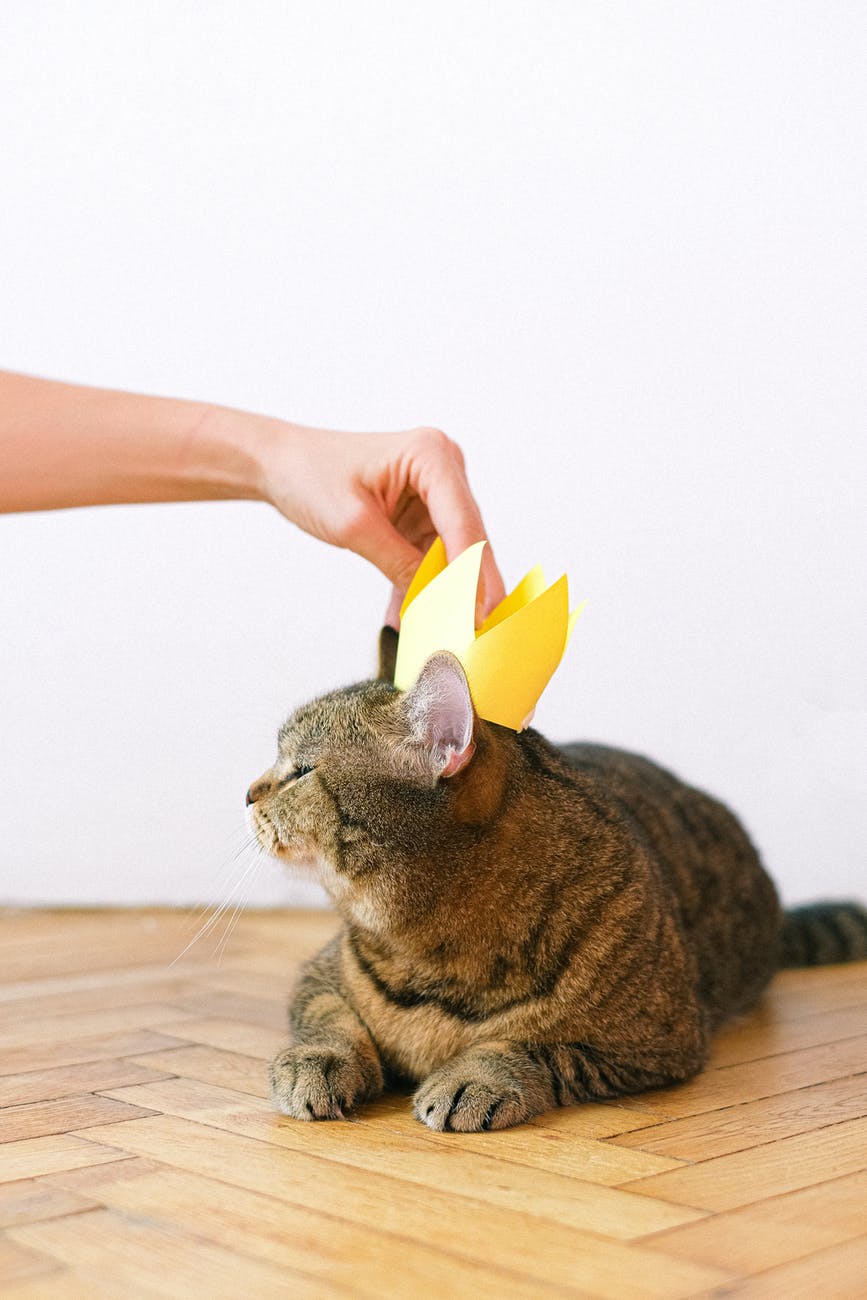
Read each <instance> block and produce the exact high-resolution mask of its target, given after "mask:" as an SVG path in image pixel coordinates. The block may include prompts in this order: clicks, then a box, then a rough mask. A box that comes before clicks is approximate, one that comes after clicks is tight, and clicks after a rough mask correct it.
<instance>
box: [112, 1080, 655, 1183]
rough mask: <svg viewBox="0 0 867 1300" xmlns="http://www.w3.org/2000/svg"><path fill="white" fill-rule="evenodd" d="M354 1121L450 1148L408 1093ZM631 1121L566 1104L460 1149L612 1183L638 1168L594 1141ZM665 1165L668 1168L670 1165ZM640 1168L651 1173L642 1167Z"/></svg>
mask: <svg viewBox="0 0 867 1300" xmlns="http://www.w3.org/2000/svg"><path fill="white" fill-rule="evenodd" d="M118 1096H120V1093H118ZM354 1122H356V1123H358V1124H366V1125H367V1126H368V1127H371V1128H372V1129H374V1131H382V1130H383V1129H388V1130H390V1131H392V1132H394V1133H396V1134H402V1135H404V1136H406V1137H410V1138H422V1139H423V1140H424V1141H425V1142H432V1143H434V1144H435V1145H437V1146H440V1147H443V1148H448V1149H450V1150H451V1149H453V1147H454V1140H455V1135H454V1134H452V1133H434V1132H432V1131H431V1129H429V1128H427V1127H426V1126H425V1125H424V1124H421V1123H420V1122H419V1121H418V1120H417V1119H416V1118H415V1116H414V1115H413V1113H412V1098H411V1097H409V1096H404V1095H391V1096H389V1097H386V1098H383V1099H382V1100H381V1101H378V1102H375V1103H374V1104H373V1105H369V1106H364V1107H362V1108H361V1110H360V1111H359V1112H358V1114H357V1116H355V1117H354ZM636 1122H643V1119H638V1121H637V1117H636V1115H635V1112H634V1111H633V1112H630V1111H624V1110H618V1109H617V1108H615V1107H613V1106H612V1107H610V1108H609V1107H606V1106H604V1105H598V1106H597V1105H592V1104H589V1105H586V1106H569V1107H565V1108H563V1109H561V1110H557V1111H551V1112H548V1113H547V1114H545V1115H543V1116H538V1117H537V1118H536V1119H534V1120H533V1121H531V1123H529V1124H524V1125H521V1126H520V1127H518V1128H511V1129H503V1130H502V1131H500V1132H495V1133H461V1134H460V1147H461V1150H462V1151H477V1152H478V1153H479V1154H480V1155H483V1156H486V1157H490V1156H495V1157H496V1158H498V1159H503V1160H509V1161H514V1162H515V1163H516V1164H523V1165H530V1166H532V1167H534V1168H539V1169H551V1170H555V1171H557V1172H559V1173H563V1174H567V1175H569V1176H570V1177H574V1176H576V1175H577V1176H579V1177H581V1178H587V1179H589V1180H590V1181H591V1182H594V1183H606V1184H607V1185H609V1186H611V1187H616V1186H617V1184H618V1183H621V1182H626V1181H627V1180H629V1179H631V1178H637V1177H640V1173H639V1170H638V1167H637V1166H630V1165H626V1164H624V1163H623V1162H622V1159H621V1157H622V1149H620V1150H619V1151H618V1154H617V1155H616V1156H613V1152H614V1151H615V1150H616V1149H617V1148H615V1147H614V1146H613V1145H608V1144H607V1143H604V1142H600V1141H598V1140H597V1139H598V1138H600V1137H607V1136H609V1135H611V1134H612V1133H616V1134H619V1133H623V1132H624V1131H626V1130H627V1129H628V1128H629V1127H630V1126H634V1125H635V1123H636ZM642 1150H643V1148H642ZM645 1158H648V1157H647V1156H645ZM649 1158H651V1159H652V1158H653V1157H652V1156H650V1157H649ZM668 1167H669V1168H671V1167H673V1163H672V1165H671V1166H668ZM661 1168H662V1167H661V1166H660V1170H659V1171H660V1172H661ZM644 1172H646V1173H651V1172H653V1171H652V1170H651V1169H650V1168H649V1167H646V1166H645V1168H644Z"/></svg>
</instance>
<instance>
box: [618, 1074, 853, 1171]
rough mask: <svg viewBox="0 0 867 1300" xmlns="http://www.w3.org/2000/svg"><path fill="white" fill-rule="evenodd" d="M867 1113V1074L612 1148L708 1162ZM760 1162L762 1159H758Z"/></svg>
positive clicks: (682, 1123) (657, 1130) (690, 1119)
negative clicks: (618, 1147)
mask: <svg viewBox="0 0 867 1300" xmlns="http://www.w3.org/2000/svg"><path fill="white" fill-rule="evenodd" d="M865 1111H867V1075H864V1074H862V1075H853V1076H851V1077H850V1078H848V1079H834V1080H833V1081H832V1082H831V1083H817V1084H815V1085H814V1086H813V1087H812V1088H799V1089H797V1090H796V1091H794V1092H786V1093H783V1094H782V1095H781V1096H779V1097H764V1098H762V1099H761V1100H760V1101H750V1102H746V1103H745V1104H744V1105H741V1106H729V1107H727V1108H726V1109H724V1110H711V1111H704V1112H703V1113H702V1114H700V1115H691V1116H687V1117H686V1118H685V1119H675V1120H668V1121H666V1122H664V1123H660V1124H656V1125H655V1126H654V1127H652V1128H645V1129H639V1130H637V1131H634V1132H631V1133H624V1134H623V1135H622V1136H616V1137H614V1138H613V1139H612V1145H617V1146H626V1147H630V1148H639V1149H640V1150H642V1151H653V1152H656V1153H657V1154H658V1155H666V1156H675V1157H677V1158H678V1159H681V1160H709V1159H710V1158H711V1157H712V1156H721V1155H725V1154H727V1153H728V1152H729V1151H744V1150H746V1149H747V1148H748V1147H754V1146H762V1145H763V1144H764V1143H765V1142H769V1141H772V1140H776V1139H778V1138H783V1137H790V1136H792V1135H793V1134H795V1133H807V1132H809V1131H810V1130H812V1129H818V1128H826V1127H827V1126H828V1125H829V1124H837V1123H839V1122H840V1121H841V1120H846V1119H858V1118H859V1117H860V1116H863V1115H864V1114H865ZM759 1158H761V1157H759Z"/></svg>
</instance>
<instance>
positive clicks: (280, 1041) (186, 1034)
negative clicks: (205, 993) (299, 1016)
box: [157, 1016, 289, 1062]
mask: <svg viewBox="0 0 867 1300" xmlns="http://www.w3.org/2000/svg"><path fill="white" fill-rule="evenodd" d="M157 1027H159V1026H157ZM166 1032H167V1033H171V1034H173V1035H175V1036H177V1037H178V1038H179V1039H182V1040H183V1041H184V1042H187V1043H204V1044H206V1045H207V1046H208V1047H221V1048H223V1049H224V1050H225V1051H227V1052H239V1053H240V1054H241V1055H242V1056H256V1057H258V1058H259V1059H260V1060H261V1061H263V1062H264V1061H270V1059H271V1057H272V1056H276V1055H277V1053H278V1052H279V1051H280V1049H281V1048H283V1047H286V1045H287V1044H288V1042H289V1031H288V1030H280V1029H268V1028H267V1027H265V1026H264V1025H248V1024H245V1023H244V1022H243V1021H242V1020H226V1019H222V1018H219V1017H216V1016H215V1017H213V1018H205V1017H201V1018H198V1017H197V1018H196V1019H191V1020H186V1019H184V1020H176V1021H173V1022H172V1023H171V1028H170V1029H169V1028H167V1029H166Z"/></svg>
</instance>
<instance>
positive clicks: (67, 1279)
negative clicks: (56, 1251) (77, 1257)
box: [4, 1264, 153, 1300]
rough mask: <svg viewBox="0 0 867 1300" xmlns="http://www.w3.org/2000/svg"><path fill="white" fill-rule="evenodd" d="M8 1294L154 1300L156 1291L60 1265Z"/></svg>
mask: <svg viewBox="0 0 867 1300" xmlns="http://www.w3.org/2000/svg"><path fill="white" fill-rule="evenodd" d="M6 1294H7V1295H8V1297H9V1300H153V1292H152V1291H146V1290H145V1289H144V1288H143V1287H140V1286H138V1285H137V1284H136V1285H135V1286H132V1285H130V1283H129V1282H127V1283H125V1284H123V1285H121V1284H117V1285H115V1284H113V1283H112V1281H111V1279H110V1278H107V1277H106V1276H105V1274H104V1273H103V1274H102V1275H97V1274H96V1273H90V1272H88V1271H87V1270H86V1269H80V1268H77V1269H75V1271H74V1272H73V1270H72V1269H71V1268H66V1267H65V1266H64V1265H63V1264H58V1265H57V1267H56V1269H55V1271H54V1272H53V1273H45V1274H43V1275H42V1276H41V1277H38V1278H36V1279H35V1280H32V1281H27V1282H19V1283H17V1284H16V1285H15V1286H12V1287H8V1288H7V1290H6ZM4 1300H5V1297H4Z"/></svg>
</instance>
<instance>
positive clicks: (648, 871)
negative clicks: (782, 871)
mask: <svg viewBox="0 0 867 1300" xmlns="http://www.w3.org/2000/svg"><path fill="white" fill-rule="evenodd" d="M440 658H441V657H440ZM454 662H455V665H456V661H454ZM440 667H441V668H442V665H440ZM456 671H458V672H459V671H460V669H459V666H457V668H456ZM422 676H423V677H424V674H423V675H422ZM413 692H415V695H414V693H413ZM413 692H409V693H408V694H407V695H400V694H399V693H398V692H396V691H395V690H394V689H393V687H391V686H390V685H388V684H387V683H386V682H385V681H377V682H367V683H361V684H360V685H358V686H354V687H350V688H348V689H346V690H344V691H337V692H334V693H333V694H331V695H328V696H325V697H324V698H323V699H321V700H317V701H315V702H314V703H312V704H310V705H307V706H305V707H303V708H301V709H299V710H298V712H297V713H295V714H294V715H293V716H292V717H291V718H290V719H289V721H288V722H287V723H286V724H285V726H284V727H283V728H282V730H281V732H280V738H279V755H278V760H277V762H276V763H275V765H274V767H273V768H272V769H271V771H270V772H268V773H267V774H266V775H265V777H264V778H262V780H260V781H259V782H257V783H256V785H255V786H254V787H253V788H252V789H251V802H252V804H253V807H252V814H253V819H254V824H255V826H256V829H257V832H258V835H259V839H260V842H261V843H262V844H263V845H264V847H266V848H267V849H268V850H269V851H271V852H273V853H275V854H276V855H277V856H279V857H281V858H283V859H285V860H286V861H290V862H291V861H295V860H307V861H309V860H310V858H313V859H314V860H315V862H316V863H317V865H318V870H319V874H320V878H321V879H322V881H323V883H324V885H325V887H326V888H327V889H328V891H329V893H330V894H331V896H332V898H333V900H334V902H335V904H336V906H337V908H338V910H339V912H340V914H341V916H342V918H343V921H344V925H343V928H342V931H341V932H340V934H338V936H337V937H336V938H335V940H334V941H333V942H332V943H331V944H329V945H328V947H327V948H326V949H324V950H323V952H321V953H320V954H319V955H318V956H317V957H315V958H314V959H313V960H312V961H311V962H309V963H307V965H306V967H305V968H304V969H303V972H302V976H301V979H300V981H299V983H298V986H297V988H296V990H295V993H294V995H293V1000H292V1004H291V1008H290V1026H291V1032H292V1046H291V1047H289V1048H287V1049H286V1050H285V1051H283V1052H281V1053H280V1055H279V1056H278V1057H277V1058H276V1060H275V1061H274V1063H273V1064H272V1067H271V1090H272V1096H273V1099H274V1103H275V1105H276V1107H277V1108H278V1109H279V1110H280V1111H282V1112H283V1113H285V1114H287V1115H292V1116H295V1117H296V1118H299V1119H310V1118H314V1119H327V1118H339V1117H340V1116H342V1115H345V1114H347V1113H348V1112H349V1111H351V1110H352V1108H353V1107H355V1106H357V1105H358V1104H359V1103H361V1102H363V1101H365V1100H367V1099H370V1098H373V1097H375V1096H377V1095H378V1094H379V1093H380V1092H381V1090H382V1088H383V1087H384V1086H385V1084H386V1083H387V1082H388V1081H390V1080H391V1081H404V1082H408V1083H410V1084H412V1085H415V1086H416V1093H415V1101H414V1105H415V1113H416V1115H417V1116H418V1118H419V1119H420V1120H421V1121H422V1122H424V1123H426V1124H428V1125H429V1126H430V1127H432V1128H435V1129H455V1130H465V1131H466V1130H484V1129H488V1128H505V1127H507V1126H509V1125H511V1124H516V1123H520V1122H522V1121H524V1120H526V1119H529V1118H530V1117H532V1116H533V1115H535V1114H538V1113H540V1112H541V1111H543V1110H546V1109H548V1108H550V1107H552V1106H556V1105H568V1104H572V1103H574V1102H580V1101H582V1100H586V1099H590V1098H604V1097H614V1096H618V1095H622V1094H626V1093H633V1092H638V1091H641V1090H642V1089H646V1088H651V1087H659V1086H661V1085H664V1084H667V1083H670V1082H673V1081H676V1080H680V1079H686V1078H689V1077H690V1076H691V1075H693V1074H694V1073H695V1072H696V1071H697V1070H699V1069H700V1068H701V1066H702V1065H703V1063H704V1061H705V1058H706V1054H707V1049H708V1040H709V1035H710V1034H711V1032H712V1031H713V1029H714V1028H715V1027H716V1026H717V1025H719V1024H720V1023H721V1022H722V1021H723V1020H724V1019H725V1018H726V1017H727V1016H729V1015H731V1014H733V1013H735V1012H738V1011H741V1010H743V1009H745V1008H747V1007H749V1006H750V1005H751V1004H752V1003H753V1002H754V1001H755V1000H756V998H757V997H758V996H759V995H760V993H761V991H762V989H763V988H764V986H765V985H766V983H767V982H768V980H769V979H770V978H771V975H772V974H773V972H774V970H775V969H776V968H777V965H778V962H779V959H780V952H781V951H782V959H783V960H784V961H799V960H805V961H809V960H811V959H814V960H839V959H841V957H842V956H843V954H844V950H845V951H849V952H850V953H851V954H863V951H864V938H865V925H864V912H863V910H862V911H855V910H853V909H849V910H841V909H840V908H837V907H835V906H834V905H825V906H824V907H823V909H821V910H820V913H819V915H818V919H817V920H816V921H815V923H812V922H810V923H806V922H805V921H804V919H803V918H802V917H799V916H798V915H797V914H794V915H793V917H792V918H791V919H788V920H786V921H785V923H784V921H783V915H782V913H781V910H780V907H779V904H778V901H777V896H776V893H775V890H774V887H773V884H772V883H771V881H770V879H769V878H768V876H767V875H766V874H765V872H764V870H763V868H762V866H761V864H760V862H759V859H758V857H757V854H756V852H755V850H754V848H753V847H752V845H751V844H750V841H749V839H748V837H747V835H746V833H745V831H744V830H743V828H742V827H741V825H740V824H739V823H738V821H737V820H736V818H735V817H734V816H733V815H732V814H731V813H730V812H729V811H728V810H727V809H726V808H725V807H724V806H723V805H722V804H720V803H718V802H717V801H716V800H714V799H712V798H710V797H709V796H708V795H705V794H703V793H701V792H700V791H698V790H695V789H693V788H691V787H689V786H687V785H685V784H684V783H683V782H681V781H680V780H678V778H677V777H675V776H673V775H672V774H671V773H670V772H667V771H665V770H663V769H662V768H660V767H658V766H656V765H655V764H654V763H651V762H649V761H648V760H647V759H644V758H640V757H638V756H636V755H634V754H628V753H624V752H622V751H618V750H613V749H608V748H605V747H603V746H599V745H570V746H566V747H564V748H562V749H557V748H555V747H554V746H553V745H551V744H549V743H548V742H547V741H546V740H545V739H544V738H543V737H542V736H540V735H539V734H538V733H536V732H534V731H527V732H524V733H522V734H520V735H515V734H514V733H513V732H511V731H508V730H506V729H505V728H502V727H498V726H496V725H494V724H491V723H486V722H483V721H481V720H479V719H477V718H476V719H472V740H473V745H471V746H469V747H468V748H467V749H466V753H465V754H464V755H462V756H459V758H460V762H458V763H454V762H452V763H451V764H449V766H448V767H446V766H445V762H446V758H444V755H446V757H447V755H448V753H450V752H451V751H450V750H448V748H447V747H446V746H445V742H444V741H443V738H442V736H440V737H438V738H437V739H436V743H435V742H434V741H433V740H431V738H430V734H429V732H430V728H429V727H428V728H427V730H425V727H424V725H423V723H424V720H425V710H426V709H427V708H428V707H429V706H430V704H431V701H432V700H433V701H434V704H436V698H437V692H436V691H433V692H431V691H428V694H427V695H424V694H419V693H420V692H422V682H421V681H420V683H419V684H418V686H417V687H415V688H413ZM440 694H441V692H440ZM452 694H453V695H454V692H452ZM455 698H457V696H455ZM467 699H468V696H467ZM420 718H421V719H422V721H421V722H420V721H419V719H420ZM453 743H454V744H457V743H459V742H457V741H455V742H453ZM460 743H463V742H460ZM473 746H474V747H473ZM444 770H445V771H455V773H456V774H455V775H452V776H450V777H448V778H445V777H444V776H443V775H442V773H443V771H444ZM781 936H782V938H781ZM847 936H849V937H850V938H851V943H850V945H849V948H848V949H846V939H847ZM832 939H833V940H834V942H835V944H836V946H832V945H831V940H832ZM781 943H782V949H781ZM859 944H861V947H859V946H858V945H859Z"/></svg>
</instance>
